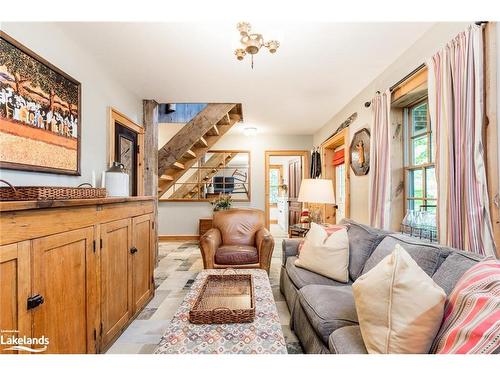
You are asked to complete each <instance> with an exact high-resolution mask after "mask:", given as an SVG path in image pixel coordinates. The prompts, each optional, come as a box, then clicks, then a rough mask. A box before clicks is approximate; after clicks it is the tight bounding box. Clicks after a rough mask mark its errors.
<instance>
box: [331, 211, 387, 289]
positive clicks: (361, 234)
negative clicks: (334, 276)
mask: <svg viewBox="0 0 500 375" xmlns="http://www.w3.org/2000/svg"><path fill="white" fill-rule="evenodd" d="M340 223H341V224H343V225H347V226H348V229H347V234H348V236H349V276H350V278H351V280H353V281H355V280H356V279H357V278H358V277H359V276H360V275H361V272H362V271H363V267H364V265H365V263H366V260H367V259H368V258H369V257H370V255H371V254H372V252H373V250H375V248H376V247H377V245H378V244H379V243H380V241H382V240H383V239H384V237H385V236H386V235H387V234H389V232H386V231H383V230H380V229H376V228H372V227H369V226H367V225H362V224H359V223H356V222H355V221H353V220H349V219H342V221H341V222H340Z"/></svg>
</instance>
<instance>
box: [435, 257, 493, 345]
mask: <svg viewBox="0 0 500 375" xmlns="http://www.w3.org/2000/svg"><path fill="white" fill-rule="evenodd" d="M499 347H500V262H499V261H497V260H485V261H482V262H479V263H478V264H476V265H475V266H473V267H472V268H470V269H469V270H468V271H466V272H465V274H464V275H463V276H462V277H461V278H460V280H459V281H458V283H457V285H455V288H454V289H453V291H452V292H451V294H450V296H449V298H448V300H447V302H446V305H445V310H444V318H443V323H442V325H441V328H440V330H439V332H438V334H437V336H436V338H435V339H434V343H433V345H432V348H431V352H432V353H439V354H489V353H494V352H496V351H498V349H499Z"/></svg>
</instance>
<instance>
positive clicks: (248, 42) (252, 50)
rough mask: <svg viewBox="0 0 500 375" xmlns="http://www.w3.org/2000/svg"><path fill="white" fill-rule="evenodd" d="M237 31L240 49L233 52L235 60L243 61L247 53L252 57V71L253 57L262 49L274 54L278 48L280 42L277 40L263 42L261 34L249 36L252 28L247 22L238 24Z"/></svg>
mask: <svg viewBox="0 0 500 375" xmlns="http://www.w3.org/2000/svg"><path fill="white" fill-rule="evenodd" d="M236 28H237V29H238V31H239V33H240V36H241V39H240V43H241V46H242V47H241V48H237V49H236V50H235V51H234V54H235V55H236V58H237V59H238V60H239V61H241V60H243V59H244V57H245V55H246V54H247V53H248V54H250V56H251V57H252V69H253V55H255V54H257V53H258V52H259V51H260V49H261V48H262V47H266V48H267V49H268V50H269V52H271V53H275V52H276V51H277V50H278V48H279V46H280V42H278V41H277V40H268V41H267V42H265V41H264V37H263V36H262V34H257V33H253V34H251V33H250V32H251V30H252V26H251V25H250V23H248V22H240V23H238V25H237V26H236Z"/></svg>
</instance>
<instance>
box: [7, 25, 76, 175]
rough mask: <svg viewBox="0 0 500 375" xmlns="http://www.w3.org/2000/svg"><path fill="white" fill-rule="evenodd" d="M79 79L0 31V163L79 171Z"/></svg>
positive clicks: (46, 170) (61, 171) (33, 169)
mask: <svg viewBox="0 0 500 375" xmlns="http://www.w3.org/2000/svg"><path fill="white" fill-rule="evenodd" d="M81 96H82V95H81V83H80V82H79V81H77V80H76V79H74V78H73V77H71V76H70V75H68V74H67V73H65V72H63V71H62V70H61V69H59V68H57V67H56V66H54V65H53V64H51V63H50V62H48V61H47V60H45V59H44V58H43V57H41V56H39V55H38V54H36V53H35V52H33V51H32V50H30V49H29V48H27V47H26V46H24V45H23V44H21V43H20V42H18V41H16V40H15V39H14V38H12V37H10V36H9V35H7V34H6V33H5V32H3V31H0V168H2V169H14V170H22V171H30V172H43V173H53V174H65V175H74V176H80V175H81V128H82V115H81V113H82V109H81Z"/></svg>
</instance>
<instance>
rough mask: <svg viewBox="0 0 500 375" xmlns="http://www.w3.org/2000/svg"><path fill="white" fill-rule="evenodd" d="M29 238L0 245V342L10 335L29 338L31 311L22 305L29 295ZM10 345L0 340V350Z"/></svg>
mask: <svg viewBox="0 0 500 375" xmlns="http://www.w3.org/2000/svg"><path fill="white" fill-rule="evenodd" d="M30 251H31V244H30V241H24V242H19V243H15V244H12V245H4V246H0V286H1V287H0V336H1V338H2V341H3V342H7V340H8V339H9V338H10V337H22V336H26V337H31V336H32V334H31V314H30V312H29V311H28V309H27V307H26V304H27V300H28V297H29V296H30V289H31V277H30V275H31V273H30ZM11 346H12V345H9V344H5V345H2V344H1V343H0V353H3V354H13V353H16V352H17V351H13V350H4V349H6V348H8V347H11Z"/></svg>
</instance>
